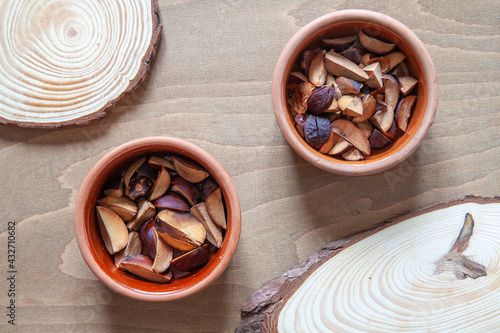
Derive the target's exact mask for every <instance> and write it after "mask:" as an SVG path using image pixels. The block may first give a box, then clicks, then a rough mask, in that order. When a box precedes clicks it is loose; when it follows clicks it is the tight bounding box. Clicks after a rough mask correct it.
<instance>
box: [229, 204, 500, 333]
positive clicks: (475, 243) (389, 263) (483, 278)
mask: <svg viewBox="0 0 500 333" xmlns="http://www.w3.org/2000/svg"><path fill="white" fill-rule="evenodd" d="M242 318H243V320H242V323H241V325H240V326H239V327H238V328H237V329H236V332H280V333H288V332H294V333H300V332H307V333H311V332H494V331H498V330H500V197H495V198H478V197H466V198H465V199H463V200H455V201H453V202H450V203H447V204H438V205H435V206H433V207H428V208H425V209H422V210H419V211H415V212H413V213H410V214H407V215H404V216H402V217H399V218H397V219H394V220H392V221H388V222H385V223H384V224H383V225H381V226H380V227H377V228H375V229H372V230H369V231H367V232H364V233H361V234H358V235H355V236H353V237H350V238H348V239H343V240H340V241H336V242H333V243H332V244H330V245H328V246H327V247H325V248H324V249H322V250H321V251H320V252H318V253H315V254H314V255H312V256H311V257H309V258H308V259H307V260H305V261H304V262H302V263H300V264H298V265H297V266H295V267H293V268H292V269H290V270H289V271H287V272H286V273H284V274H283V275H282V276H281V277H279V278H277V279H274V280H271V281H269V282H266V283H264V284H263V285H262V286H261V288H260V289H259V290H258V291H257V292H255V293H254V295H252V297H250V298H249V299H248V300H247V301H246V302H245V304H244V305H243V307H242Z"/></svg>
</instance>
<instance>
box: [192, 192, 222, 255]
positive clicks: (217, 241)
mask: <svg viewBox="0 0 500 333" xmlns="http://www.w3.org/2000/svg"><path fill="white" fill-rule="evenodd" d="M190 213H191V215H193V216H194V217H196V218H197V219H198V220H200V222H201V223H203V226H204V227H205V229H206V230H207V239H208V241H209V242H210V243H211V244H213V245H214V246H215V247H217V248H220V247H221V246H222V232H221V228H220V227H219V226H218V225H216V224H215V223H214V222H213V221H212V219H211V218H210V215H209V214H208V210H207V205H206V203H204V202H200V203H199V204H196V205H194V206H193V207H191V210H190Z"/></svg>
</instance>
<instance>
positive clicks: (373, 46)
mask: <svg viewBox="0 0 500 333" xmlns="http://www.w3.org/2000/svg"><path fill="white" fill-rule="evenodd" d="M358 39H359V42H360V43H361V45H363V47H364V48H365V49H367V50H368V51H370V52H373V53H377V54H385V53H388V52H391V51H392V50H393V49H394V47H395V46H396V45H395V44H393V43H385V42H382V41H381V40H379V39H377V38H374V37H370V36H368V35H366V34H365V33H364V32H362V31H360V32H359V34H358Z"/></svg>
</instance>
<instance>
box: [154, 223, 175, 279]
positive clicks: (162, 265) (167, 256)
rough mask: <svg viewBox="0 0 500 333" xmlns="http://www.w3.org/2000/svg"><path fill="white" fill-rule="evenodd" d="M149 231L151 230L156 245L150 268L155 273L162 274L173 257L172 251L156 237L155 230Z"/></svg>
mask: <svg viewBox="0 0 500 333" xmlns="http://www.w3.org/2000/svg"><path fill="white" fill-rule="evenodd" d="M151 229H152V230H153V234H154V239H155V245H156V246H155V248H156V253H155V258H154V260H153V266H152V267H151V268H152V270H153V271H155V272H156V273H163V272H165V271H166V270H167V269H168V267H169V266H170V262H171V261H172V258H173V256H174V250H173V249H172V247H171V246H170V245H168V244H167V243H166V242H165V241H164V240H163V239H162V238H161V237H160V236H159V235H158V233H157V232H156V229H155V228H151Z"/></svg>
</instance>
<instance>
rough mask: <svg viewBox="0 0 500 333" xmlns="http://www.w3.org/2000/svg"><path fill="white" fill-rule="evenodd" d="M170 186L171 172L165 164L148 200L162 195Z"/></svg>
mask: <svg viewBox="0 0 500 333" xmlns="http://www.w3.org/2000/svg"><path fill="white" fill-rule="evenodd" d="M169 187H170V173H169V172H168V171H167V169H165V168H164V167H163V166H162V167H161V169H160V172H159V173H158V177H157V178H156V181H155V182H154V184H153V187H152V188H151V191H150V192H149V195H148V200H150V201H153V200H156V199H158V198H159V197H161V196H162V195H164V194H165V192H167V190H168V188H169Z"/></svg>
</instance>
